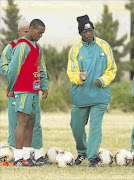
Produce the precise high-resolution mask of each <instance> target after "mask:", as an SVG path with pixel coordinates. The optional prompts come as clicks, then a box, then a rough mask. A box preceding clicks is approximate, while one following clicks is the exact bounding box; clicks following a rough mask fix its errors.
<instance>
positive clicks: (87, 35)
mask: <svg viewBox="0 0 134 180" xmlns="http://www.w3.org/2000/svg"><path fill="white" fill-rule="evenodd" d="M80 35H81V36H82V39H83V41H85V42H89V43H90V42H92V41H93V39H94V30H93V29H92V28H89V29H84V30H83V31H82V32H81V33H80Z"/></svg>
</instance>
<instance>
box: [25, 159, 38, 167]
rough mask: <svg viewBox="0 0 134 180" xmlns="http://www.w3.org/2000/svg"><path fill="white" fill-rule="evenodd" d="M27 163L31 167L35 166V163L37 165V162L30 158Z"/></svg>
mask: <svg viewBox="0 0 134 180" xmlns="http://www.w3.org/2000/svg"><path fill="white" fill-rule="evenodd" d="M26 161H28V162H29V166H35V163H36V162H35V161H34V160H33V159H31V158H29V159H27V160H26Z"/></svg>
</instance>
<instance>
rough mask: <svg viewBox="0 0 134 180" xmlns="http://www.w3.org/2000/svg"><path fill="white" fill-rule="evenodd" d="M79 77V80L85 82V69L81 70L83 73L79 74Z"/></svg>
mask: <svg viewBox="0 0 134 180" xmlns="http://www.w3.org/2000/svg"><path fill="white" fill-rule="evenodd" d="M79 76H80V78H81V79H82V80H84V81H85V80H86V78H87V73H86V70H85V69H83V71H82V72H80V73H79Z"/></svg>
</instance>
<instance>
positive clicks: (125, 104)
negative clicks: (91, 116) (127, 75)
mask: <svg viewBox="0 0 134 180" xmlns="http://www.w3.org/2000/svg"><path fill="white" fill-rule="evenodd" d="M110 109H119V110H122V111H125V112H128V111H133V110H134V103H133V100H132V81H130V82H120V83H113V84H111V102H110Z"/></svg>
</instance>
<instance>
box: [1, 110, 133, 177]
mask: <svg viewBox="0 0 134 180" xmlns="http://www.w3.org/2000/svg"><path fill="white" fill-rule="evenodd" d="M41 121H42V129H43V142H44V147H43V148H44V150H45V152H46V151H47V149H48V148H50V147H53V146H56V147H59V148H61V149H62V150H66V151H70V152H71V153H72V154H73V155H74V157H76V156H77V151H76V148H75V141H74V139H73V136H72V132H71V129H70V114H65V113H46V114H42V120H41ZM0 125H1V126H0V142H3V143H6V144H7V138H8V120H7V113H5V114H4V113H1V115H0ZM132 126H133V114H132V113H121V112H115V111H114V112H110V113H106V114H105V116H104V120H103V125H102V129H103V138H102V143H101V147H102V148H105V149H108V150H110V151H111V152H112V153H113V154H115V152H116V151H117V150H119V149H127V150H129V149H130V147H131V138H130V137H131V132H132ZM88 129H89V128H88V125H87V126H86V131H87V134H88ZM88 164H89V162H88V161H87V160H84V161H83V162H82V164H81V165H79V166H72V167H67V168H58V167H57V165H56V164H53V165H51V166H50V165H44V166H42V167H31V168H29V167H0V180H20V179H23V180H133V179H134V167H133V166H132V165H129V166H127V167H125V166H117V165H116V164H115V162H114V163H113V164H112V167H101V166H100V167H98V168H95V169H92V168H89V167H88Z"/></svg>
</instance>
